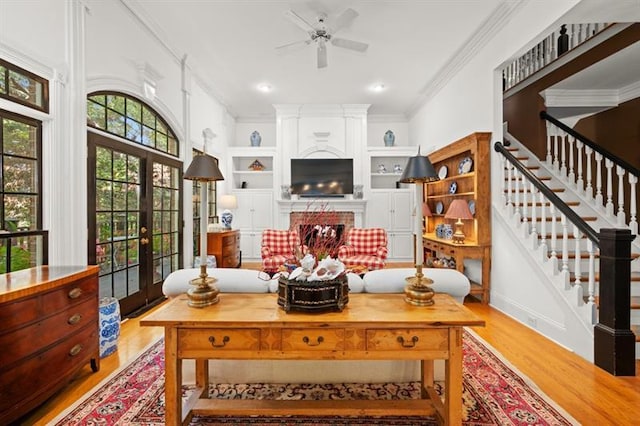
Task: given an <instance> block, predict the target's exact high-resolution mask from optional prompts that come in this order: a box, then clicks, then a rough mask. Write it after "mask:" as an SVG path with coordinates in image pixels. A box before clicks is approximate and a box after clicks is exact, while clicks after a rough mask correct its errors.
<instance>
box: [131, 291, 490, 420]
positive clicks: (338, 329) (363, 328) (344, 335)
mask: <svg viewBox="0 0 640 426" xmlns="http://www.w3.org/2000/svg"><path fill="white" fill-rule="evenodd" d="M276 297H277V296H276V295H275V294H242V293H235V294H227V293H225V294H221V295H220V303H218V304H216V305H213V306H208V307H206V308H203V309H197V308H190V307H188V306H187V300H186V297H184V296H183V297H179V298H176V299H174V300H172V301H170V302H169V303H168V304H167V305H166V306H164V307H163V308H161V309H159V310H158V311H156V312H154V313H152V314H150V315H149V316H148V317H146V318H145V319H144V320H142V321H141V322H140V324H141V325H143V326H161V327H164V328H165V362H166V365H165V380H166V384H165V402H166V418H165V424H167V425H181V424H185V423H188V422H189V420H190V418H191V416H192V415H193V414H208V415H351V416H355V415H375V416H391V415H418V416H429V415H436V416H437V417H438V418H439V419H440V420H441V421H442V422H443V423H444V424H446V425H459V424H462V327H463V326H478V325H479V326H483V325H484V321H483V320H481V319H480V318H478V317H477V316H476V315H474V314H473V313H472V312H471V311H469V310H468V309H467V308H466V307H464V306H462V305H460V304H458V303H456V302H455V301H454V300H453V299H452V298H451V297H450V296H449V295H446V294H436V295H435V304H434V305H433V306H430V307H417V306H413V305H409V304H407V303H406V302H405V301H404V298H403V295H402V294H352V295H350V296H349V299H350V300H349V304H348V305H347V307H346V308H345V309H344V310H343V311H342V312H330V313H325V314H306V313H286V312H284V311H283V310H282V309H280V308H279V307H278V305H277V299H276ZM183 359H195V360H196V387H197V390H196V392H195V393H194V395H193V397H191V398H190V399H189V400H188V401H187V402H186V403H185V405H184V407H183V405H182V400H181V386H182V360H183ZM208 359H273V360H357V359H366V360H396V359H397V360H419V361H421V371H422V375H421V376H422V377H421V382H422V399H413V400H375V401H371V400H369V401H363V400H356V401H354V400H349V401H307V400H303V401H267V400H218V399H207V398H206V395H207V389H208V385H209V371H208V362H207V360H208ZM434 359H444V360H445V389H446V395H445V398H444V402H443V401H442V399H441V398H440V397H439V396H438V395H437V393H436V391H435V389H434V388H433V381H434V379H433V360H434Z"/></svg>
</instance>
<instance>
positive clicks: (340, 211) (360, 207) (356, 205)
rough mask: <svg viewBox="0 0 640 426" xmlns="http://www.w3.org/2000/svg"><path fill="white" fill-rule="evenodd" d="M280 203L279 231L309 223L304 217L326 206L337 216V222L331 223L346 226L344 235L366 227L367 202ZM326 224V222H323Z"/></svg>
mask: <svg viewBox="0 0 640 426" xmlns="http://www.w3.org/2000/svg"><path fill="white" fill-rule="evenodd" d="M277 203H278V212H279V214H278V227H279V229H288V228H289V227H290V226H291V225H293V224H300V223H309V222H308V221H304V220H303V218H304V215H308V214H310V213H311V214H313V212H314V210H316V209H317V208H320V207H321V206H325V207H326V210H330V211H331V212H332V213H333V214H335V215H337V217H338V219H337V220H332V221H331V223H336V224H342V225H344V230H343V232H344V235H345V236H346V233H347V232H349V229H351V228H353V227H356V228H362V227H364V213H365V205H366V203H367V201H366V200H351V199H340V200H334V199H331V200H324V199H323V200H298V199H292V200H277ZM323 223H324V222H323Z"/></svg>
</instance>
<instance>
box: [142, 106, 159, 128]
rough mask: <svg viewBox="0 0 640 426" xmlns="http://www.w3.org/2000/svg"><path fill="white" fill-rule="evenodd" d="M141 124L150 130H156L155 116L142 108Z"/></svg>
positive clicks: (147, 109)
mask: <svg viewBox="0 0 640 426" xmlns="http://www.w3.org/2000/svg"><path fill="white" fill-rule="evenodd" d="M142 124H144V125H145V126H147V127H150V128H152V129H155V128H156V115H155V114H154V113H153V112H152V111H150V110H149V108H146V107H144V106H143V107H142Z"/></svg>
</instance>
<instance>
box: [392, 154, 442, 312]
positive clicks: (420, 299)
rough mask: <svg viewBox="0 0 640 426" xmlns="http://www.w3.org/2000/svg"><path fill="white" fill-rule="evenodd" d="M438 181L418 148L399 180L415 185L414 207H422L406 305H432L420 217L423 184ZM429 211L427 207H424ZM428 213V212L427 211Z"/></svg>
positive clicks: (417, 215)
mask: <svg viewBox="0 0 640 426" xmlns="http://www.w3.org/2000/svg"><path fill="white" fill-rule="evenodd" d="M436 180H438V174H437V173H436V169H435V168H434V167H433V164H431V161H429V159H428V158H427V157H425V156H423V155H420V147H418V155H416V156H415V157H411V158H409V161H408V162H407V165H406V166H405V168H404V173H402V177H401V178H400V182H403V183H415V184H416V206H422V208H421V209H416V210H417V211H416V213H417V212H420V214H416V225H415V226H416V274H415V275H414V276H413V277H407V279H406V281H407V283H408V284H407V286H406V287H405V289H404V294H405V297H404V300H405V301H406V302H407V303H410V304H412V305H417V306H429V305H433V290H432V289H431V287H429V284H432V283H433V280H431V279H430V278H427V277H425V276H424V275H423V274H422V265H423V263H424V248H423V244H422V216H423V214H424V209H425V205H426V204H424V201H423V187H422V186H423V184H424V183H425V182H432V181H436ZM426 209H427V210H429V206H427V207H426ZM429 212H430V211H429Z"/></svg>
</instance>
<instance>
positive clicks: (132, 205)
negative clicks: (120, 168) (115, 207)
mask: <svg viewBox="0 0 640 426" xmlns="http://www.w3.org/2000/svg"><path fill="white" fill-rule="evenodd" d="M127 188H128V190H127V209H128V210H138V209H139V208H140V195H139V194H140V185H136V184H128V185H127Z"/></svg>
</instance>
